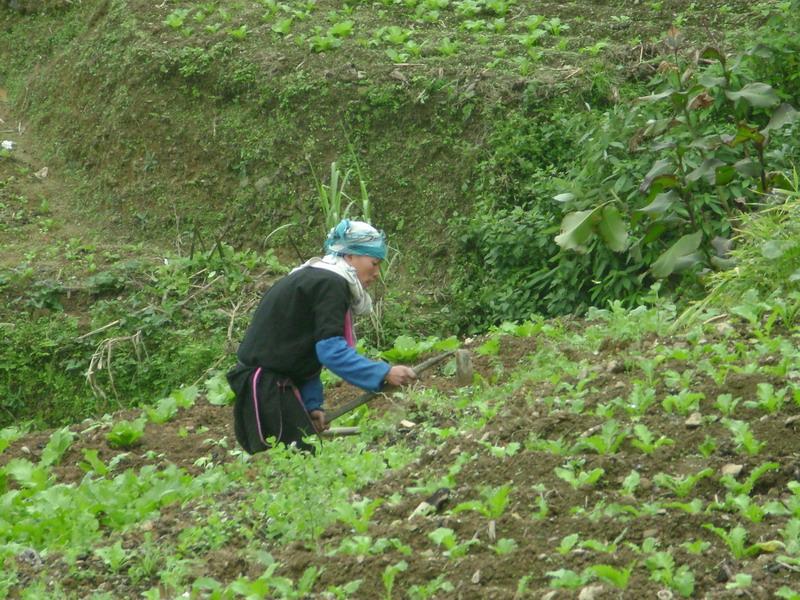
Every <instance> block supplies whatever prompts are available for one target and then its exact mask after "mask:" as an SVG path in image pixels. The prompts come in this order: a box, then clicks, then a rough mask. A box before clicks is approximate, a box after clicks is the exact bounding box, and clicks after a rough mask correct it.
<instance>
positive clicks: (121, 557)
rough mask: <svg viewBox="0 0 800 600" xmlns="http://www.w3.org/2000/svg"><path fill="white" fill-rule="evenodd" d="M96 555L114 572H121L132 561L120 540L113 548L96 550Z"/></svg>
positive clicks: (106, 547) (107, 547)
mask: <svg viewBox="0 0 800 600" xmlns="http://www.w3.org/2000/svg"><path fill="white" fill-rule="evenodd" d="M94 553H95V554H96V555H97V556H98V557H99V558H100V560H102V561H103V562H104V563H105V564H106V566H107V567H108V568H109V569H111V570H112V571H114V572H117V571H119V570H120V569H121V568H122V567H123V565H125V563H127V562H128V561H129V560H130V556H129V555H128V553H127V552H126V551H125V549H124V548H123V547H122V542H120V541H119V540H117V542H116V543H114V544H113V545H111V546H105V547H102V548H95V551H94Z"/></svg>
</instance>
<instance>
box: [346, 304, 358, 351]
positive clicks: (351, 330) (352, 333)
mask: <svg viewBox="0 0 800 600" xmlns="http://www.w3.org/2000/svg"><path fill="white" fill-rule="evenodd" d="M344 341H345V342H347V345H348V346H350V347H351V348H355V347H356V330H355V327H353V315H352V313H351V312H350V309H348V310H347V312H346V313H344Z"/></svg>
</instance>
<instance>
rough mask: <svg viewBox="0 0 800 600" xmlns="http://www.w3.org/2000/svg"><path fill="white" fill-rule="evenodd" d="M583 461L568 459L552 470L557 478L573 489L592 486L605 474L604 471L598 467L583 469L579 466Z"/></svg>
mask: <svg viewBox="0 0 800 600" xmlns="http://www.w3.org/2000/svg"><path fill="white" fill-rule="evenodd" d="M584 462H585V461H583V460H582V459H578V460H570V461H567V462H566V463H564V466H562V467H556V468H555V469H554V472H555V474H556V476H557V477H558V478H559V479H563V480H564V481H566V482H567V483H568V484H570V485H571V486H572V488H573V489H576V490H577V489H579V488H582V487H590V486H593V485H594V484H595V483H597V482H598V481H599V480H600V478H601V477H603V475H605V472H606V471H605V469H602V468H600V467H598V468H595V469H592V470H591V471H584V470H583V469H582V468H581V467H582V466H583V464H584Z"/></svg>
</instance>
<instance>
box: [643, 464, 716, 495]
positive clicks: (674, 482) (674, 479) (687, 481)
mask: <svg viewBox="0 0 800 600" xmlns="http://www.w3.org/2000/svg"><path fill="white" fill-rule="evenodd" d="M713 475H714V469H711V468H708V469H703V470H702V471H699V472H697V473H695V474H693V475H683V476H673V475H668V474H667V473H658V474H656V475H655V477H653V483H655V484H656V485H657V486H659V487H663V488H667V489H669V490H670V491H672V492H673V493H674V494H675V495H676V496H678V498H685V497H686V496H688V495H689V493H691V491H692V489H694V486H695V485H697V483H698V482H699V481H700V480H702V479H705V478H707V477H711V476H713Z"/></svg>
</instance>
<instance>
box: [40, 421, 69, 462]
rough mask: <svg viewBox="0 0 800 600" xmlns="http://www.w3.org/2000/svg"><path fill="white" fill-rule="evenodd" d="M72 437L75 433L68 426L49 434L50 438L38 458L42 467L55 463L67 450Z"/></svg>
mask: <svg viewBox="0 0 800 600" xmlns="http://www.w3.org/2000/svg"><path fill="white" fill-rule="evenodd" d="M74 439H75V434H74V433H72V432H71V431H70V430H69V428H68V427H63V428H61V429H57V430H56V431H54V432H53V433H52V434H50V439H49V440H48V442H47V445H46V446H45V447H44V450H42V458H41V459H40V460H39V464H40V465H41V466H43V467H51V466H53V465H57V464H58V463H59V461H60V460H61V457H62V456H64V454H65V453H66V451H67V450H69V447H70V446H71V445H72V442H73V440H74Z"/></svg>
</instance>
